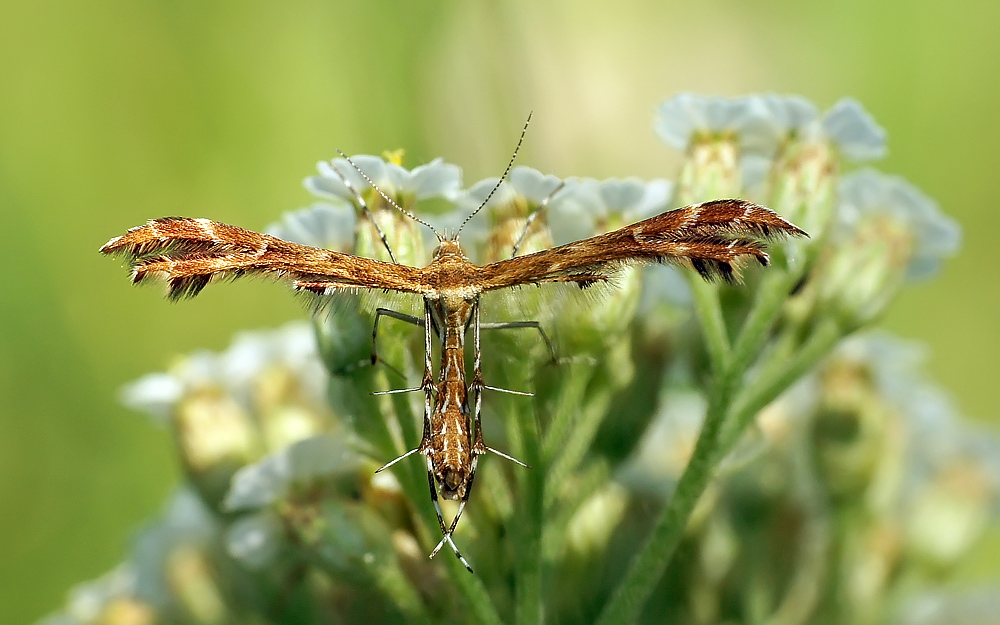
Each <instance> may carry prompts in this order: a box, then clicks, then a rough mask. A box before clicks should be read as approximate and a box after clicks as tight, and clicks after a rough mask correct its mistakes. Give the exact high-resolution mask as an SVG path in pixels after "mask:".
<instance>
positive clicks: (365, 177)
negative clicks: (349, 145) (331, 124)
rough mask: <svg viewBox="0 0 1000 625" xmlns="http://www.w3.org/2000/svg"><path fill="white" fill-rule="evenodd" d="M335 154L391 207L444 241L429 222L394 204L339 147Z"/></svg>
mask: <svg viewBox="0 0 1000 625" xmlns="http://www.w3.org/2000/svg"><path fill="white" fill-rule="evenodd" d="M337 154H340V156H341V157H342V158H343V159H344V160H345V161H347V162H348V163H350V165H351V167H353V168H354V169H355V170H356V171H357V172H358V173H359V174H361V177H362V178H364V179H365V180H367V181H368V184H370V185H371V186H372V188H373V189H375V191H377V192H378V194H379V195H381V196H382V198H383V199H385V201H386V202H388V203H389V204H390V205H391V206H392V207H393V208H395V209H396V210H398V211H399V212H401V213H403V214H404V215H406V216H407V217H409V218H410V219H412V220H413V221H415V222H417V223H419V224H423V225H425V226H427V227H428V228H430V229H431V232H433V233H434V236H436V237H437V239H438V241H444V239H443V238H442V237H441V233H440V232H438V231H437V230H435V229H434V226H432V225H430V224H429V223H427V222H426V221H424V220H423V219H421V218H419V217H417V216H416V215H414V214H413V213H411V212H410V211H408V210H406V209H405V208H403V207H402V206H400V205H399V204H396V202H395V201H394V200H393V199H392V198H391V197H389V196H388V195H386V193H385V191H383V190H382V189H379V188H378V187H377V186H375V182H374V181H373V180H372V179H371V178H369V177H368V174H366V173H365V172H363V171H361V168H360V167H358V166H357V165H356V164H355V163H354V161H352V160H351V159H350V157H348V156H347V155H346V154H344V152H343V151H342V150H341V149H340V148H337Z"/></svg>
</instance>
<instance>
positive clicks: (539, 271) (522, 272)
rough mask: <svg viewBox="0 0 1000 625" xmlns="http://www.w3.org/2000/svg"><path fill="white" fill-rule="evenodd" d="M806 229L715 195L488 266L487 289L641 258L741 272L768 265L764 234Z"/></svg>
mask: <svg viewBox="0 0 1000 625" xmlns="http://www.w3.org/2000/svg"><path fill="white" fill-rule="evenodd" d="M805 234H806V233H805V232H804V231H802V230H801V229H799V228H797V227H796V226H794V225H793V224H791V223H789V222H788V221H785V220H784V219H782V218H781V217H780V216H778V214H777V213H775V212H774V211H772V210H770V209H767V208H764V207H763V206H758V205H757V204H754V203H752V202H747V201H744V200H715V201H712V202H704V203H702V204H694V205H691V206H686V207H684V208H679V209H677V210H673V211H669V212H666V213H661V214H660V215H657V216H656V217H650V218H649V219H645V220H643V221H640V222H637V223H634V224H632V225H630V226H625V227H624V228H620V229H618V230H615V231H613V232H608V233H606V234H601V235H598V236H595V237H591V238H589V239H584V240H583V241H577V242H576V243H568V244H566V245H560V246H558V247H554V248H552V249H548V250H543V251H541V252H535V253H534V254H528V255H525V256H518V257H515V258H512V259H510V260H504V261H500V262H496V263H492V264H490V265H486V266H485V267H482V269H481V274H480V283H479V284H480V285H481V286H482V289H481V290H482V291H491V290H496V289H504V288H507V287H512V286H519V285H524V284H535V283H540V282H571V283H576V284H577V285H578V286H580V287H581V288H585V287H588V286H590V285H591V284H594V283H595V282H605V281H607V280H609V279H610V278H611V276H612V275H613V274H614V272H615V271H616V270H617V269H620V268H621V267H622V266H624V265H628V264H633V263H665V262H677V263H681V264H686V265H689V266H691V267H692V268H694V269H695V270H696V271H698V273H699V274H701V275H702V277H704V278H706V279H713V278H717V277H720V278H722V279H723V280H725V281H726V282H736V281H738V279H739V273H738V271H739V266H740V262H741V261H743V260H745V259H751V258H752V259H754V260H756V261H757V262H759V263H760V264H761V265H767V263H768V256H767V253H766V252H765V251H764V249H765V245H764V241H766V240H769V239H777V238H783V237H786V236H792V235H805Z"/></svg>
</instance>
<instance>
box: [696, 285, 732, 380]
mask: <svg viewBox="0 0 1000 625" xmlns="http://www.w3.org/2000/svg"><path fill="white" fill-rule="evenodd" d="M689 284H690V285H691V292H692V294H693V295H694V304H695V309H696V310H697V312H698V320H699V322H700V323H701V331H702V335H704V337H705V346H706V347H707V348H708V355H709V358H710V359H711V361H712V371H713V372H714V373H715V374H716V375H718V374H719V373H720V372H721V371H722V369H723V367H725V366H726V363H727V362H728V360H729V334H728V333H727V332H726V321H725V319H724V318H723V316H722V305H721V304H720V303H719V288H718V287H717V286H716V285H714V284H710V283H708V282H705V281H704V280H702V279H701V278H700V277H697V276H696V277H694V278H692V279H691V280H690V281H689Z"/></svg>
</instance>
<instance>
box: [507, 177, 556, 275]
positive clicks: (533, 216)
mask: <svg viewBox="0 0 1000 625" xmlns="http://www.w3.org/2000/svg"><path fill="white" fill-rule="evenodd" d="M564 186H566V181H565V180H560V181H559V184H557V185H556V188H555V189H552V192H551V193H549V194H548V195H547V196H545V199H544V200H542V203H541V204H539V205H538V208H536V209H535V210H534V212H532V213H531V214H530V215H528V218H527V219H525V220H524V228H523V229H522V230H521V236H519V237H517V242H516V243H514V249H512V250H511V251H510V257H511V258H514V257H515V256H517V250H518V249H519V248H520V247H521V244H522V243H524V237H526V236H528V230H530V229H531V224H532V223H534V221H535V219H537V218H538V215H539V213H541V212H542V211H543V210H545V207H546V206H548V205H549V200H551V199H552V196H554V195H555V194H556V193H559V190H560V189H562V188H563V187H564Z"/></svg>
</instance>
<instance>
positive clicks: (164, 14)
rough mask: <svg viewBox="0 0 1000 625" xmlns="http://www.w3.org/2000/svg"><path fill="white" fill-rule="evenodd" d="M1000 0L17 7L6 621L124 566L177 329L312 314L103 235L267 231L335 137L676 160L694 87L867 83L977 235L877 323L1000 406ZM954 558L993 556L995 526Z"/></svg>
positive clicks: (2, 212) (959, 384)
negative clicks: (146, 389)
mask: <svg viewBox="0 0 1000 625" xmlns="http://www.w3.org/2000/svg"><path fill="white" fill-rule="evenodd" d="M998 7H1000V5H997V4H996V3H994V2H986V1H982V0H956V1H954V2H949V3H943V2H939V1H934V0H905V1H903V0H892V1H885V2H871V0H847V1H841V2H830V3H819V2H795V1H791V0H771V1H745V0H728V1H726V0H708V1H702V2H690V1H689V0H669V1H657V2H654V1H640V0H619V1H618V2H615V3H613V4H612V3H607V2H594V1H586V0H561V1H559V0H551V1H550V0H546V1H536V2H522V1H515V2H507V3H504V2H458V1H457V0H450V1H442V0H421V1H420V2H392V1H389V0H355V1H352V2H329V1H328V2H322V1H319V0H290V1H288V2H282V3H277V2H259V1H256V2H255V1H250V2H246V1H242V2H234V1H218V2H215V1H205V0H199V1H197V2H195V1H191V0H173V1H170V2H166V1H159V2H156V1H151V0H147V1H142V0H87V1H86V2H84V1H82V0H61V1H59V0H56V1H44V0H43V1H41V2H32V3H27V2H24V3H22V2H7V3H3V4H2V5H0V217H2V218H0V622H2V623H19V622H31V621H33V620H35V619H37V618H38V617H40V616H42V615H43V614H45V613H47V612H49V611H51V610H54V609H56V608H58V607H60V606H61V605H62V604H63V601H64V597H65V592H66V590H67V589H68V588H69V587H70V586H71V585H72V584H74V583H76V582H79V581H82V580H85V579H89V578H92V577H95V576H97V575H99V574H101V573H103V572H104V571H106V570H107V569H108V568H110V567H111V566H113V565H114V564H115V563H116V562H118V561H119V560H120V559H121V557H122V556H123V555H124V554H125V552H126V545H127V542H128V539H129V536H130V535H131V533H132V531H133V530H134V528H135V527H136V526H137V524H139V523H140V522H141V521H142V520H143V519H145V518H146V517H148V516H150V515H151V514H153V513H154V512H155V511H156V510H157V509H158V508H159V506H160V504H161V502H162V501H163V499H164V497H165V495H166V494H167V492H168V491H169V489H170V488H171V485H172V484H173V483H174V482H175V481H176V479H177V467H176V466H175V464H174V462H173V460H172V453H171V452H172V450H171V447H172V441H171V440H170V438H169V436H168V435H167V434H166V432H165V431H162V430H158V429H157V428H156V427H154V426H152V425H151V424H149V423H148V422H146V421H145V420H144V419H142V418H141V417H139V416H137V415H135V414H132V413H129V412H128V411H127V410H125V409H124V408H122V407H120V406H119V405H118V403H117V400H116V396H117V392H118V389H119V388H120V386H121V385H122V384H123V383H124V382H126V381H129V380H132V379H134V378H136V377H137V376H139V375H141V374H143V373H145V372H148V371H153V370H160V369H162V368H163V367H164V366H166V365H167V364H168V363H169V362H170V361H171V359H172V358H174V357H176V355H178V354H182V353H185V352H189V351H191V350H194V349H197V348H202V347H205V348H211V349H221V348H223V347H224V346H225V345H226V344H227V343H228V341H229V338H230V337H231V335H232V334H233V333H234V332H236V331H238V330H240V329H246V328H258V327H271V326H276V325H278V324H280V323H282V322H283V321H285V320H288V319H290V318H294V317H300V316H302V315H303V314H304V313H303V310H302V308H301V307H300V306H299V304H298V303H296V302H295V301H294V300H293V298H291V297H289V296H288V295H287V294H286V293H285V292H283V289H282V288H281V287H280V286H276V285H273V284H261V283H245V284H244V283H236V284H232V285H229V286H227V287H226V288H220V289H208V290H206V291H205V293H204V294H203V295H201V296H200V297H198V298H197V299H195V300H192V301H188V302H183V303H181V304H178V305H171V304H169V303H167V302H165V301H163V300H162V299H161V297H160V292H159V290H158V289H155V288H154V289H141V290H134V289H132V288H131V287H129V286H128V284H127V281H126V279H125V271H124V270H123V269H122V267H121V266H120V264H119V263H117V262H115V261H112V260H108V259H106V258H101V257H100V256H99V255H98V254H97V248H98V247H99V246H100V245H101V244H103V243H104V242H105V241H106V240H107V239H109V238H110V237H111V236H114V235H117V234H120V233H121V232H123V231H124V230H125V229H126V228H128V227H131V226H134V225H137V224H139V223H141V222H143V221H144V220H146V219H148V218H151V217H159V216H164V215H189V216H205V217H211V218H213V219H217V220H221V221H227V222H230V223H235V224H239V225H242V226H246V227H249V228H255V229H260V228H263V227H264V226H265V225H266V224H267V223H269V222H271V221H273V220H274V219H276V218H277V217H278V216H279V215H280V214H281V213H282V212H283V211H286V210H292V209H295V208H297V207H300V206H303V205H306V204H308V203H310V202H311V199H310V197H309V196H308V195H307V193H306V192H305V191H304V190H303V189H302V187H301V185H300V180H301V179H302V178H303V177H304V176H306V175H308V174H310V173H311V172H312V171H313V167H314V164H315V162H316V161H317V160H320V159H324V158H330V157H332V156H333V155H334V154H335V153H334V148H335V147H340V148H342V149H343V150H345V151H346V152H348V153H361V152H369V153H379V152H381V151H382V150H384V149H391V148H397V147H402V148H405V149H406V154H407V158H406V163H407V164H409V165H411V166H412V165H414V164H418V163H421V162H424V161H426V160H428V159H430V158H433V157H435V156H443V157H444V158H445V159H447V160H448V161H451V162H454V163H457V164H459V165H461V166H463V168H464V170H465V180H466V183H472V182H474V181H476V180H478V179H480V178H482V177H486V176H491V175H492V176H495V175H498V174H499V173H500V171H501V170H502V167H503V166H504V164H505V163H506V160H507V158H508V156H509V154H510V151H511V149H512V147H513V143H514V141H515V140H516V138H517V133H518V132H519V130H520V127H521V124H522V123H523V120H524V117H525V116H526V115H527V113H528V111H529V110H534V113H535V117H534V121H533V123H532V128H531V130H530V132H529V135H528V138H527V141H526V144H525V147H524V149H523V150H522V153H521V156H520V158H519V162H520V163H521V164H524V165H530V166H532V167H535V168H537V169H540V170H542V171H544V172H548V173H554V174H556V175H560V176H570V175H586V176H594V177H598V178H606V177H611V176H626V175H638V176H642V177H645V178H650V177H662V176H668V177H669V176H672V175H673V172H674V166H675V165H676V163H677V157H676V156H675V155H673V154H671V153H670V152H668V150H667V149H666V148H665V147H664V146H663V145H662V144H661V143H660V142H659V141H658V140H657V139H656V138H655V136H654V134H653V132H652V130H651V124H652V114H653V109H654V107H655V106H656V104H658V103H659V102H660V101H661V100H662V99H664V98H665V97H667V96H670V95H673V94H675V93H677V92H680V91H694V92H699V93H703V94H706V95H714V94H721V95H739V94H744V93H750V92H764V91H774V92H779V93H798V94H802V95H804V96H806V97H808V98H810V99H812V100H813V101H815V102H816V103H817V104H818V105H819V106H820V107H821V108H826V107H828V106H829V105H831V104H833V103H834V102H835V101H836V100H837V99H839V98H840V97H842V96H845V95H850V96H853V97H855V98H857V99H858V100H860V101H861V102H862V103H864V105H865V106H866V107H867V108H868V110H869V111H871V112H872V113H873V115H874V116H875V118H876V119H877V120H878V121H879V122H880V123H881V124H882V125H883V126H884V127H885V128H886V129H887V131H888V133H889V150H890V152H889V157H888V158H887V159H886V160H884V161H882V162H881V163H879V164H878V166H879V167H880V168H881V169H882V170H883V171H887V172H891V173H897V174H901V175H902V176H904V177H906V178H907V179H908V180H910V181H911V182H913V183H915V184H916V185H918V186H919V187H921V188H922V189H923V190H924V191H925V192H926V193H928V194H929V195H931V196H932V197H934V198H936V199H937V200H938V201H939V202H940V204H941V205H942V207H943V209H944V211H945V212H947V213H948V214H950V215H952V216H953V217H955V218H956V219H958V221H959V222H961V224H962V226H963V229H964V233H965V241H964V245H963V249H962V252H961V254H960V255H959V256H958V257H957V258H955V259H953V260H951V261H950V262H948V263H946V264H945V266H944V270H943V271H942V272H941V275H939V276H938V277H937V279H935V280H933V281H931V282H928V283H927V284H924V285H919V286H917V287H915V288H910V289H908V290H906V291H905V293H904V295H903V296H902V297H901V298H900V299H899V300H897V302H896V303H895V305H894V306H893V308H892V310H891V312H890V314H889V315H888V317H887V319H886V320H885V322H884V326H885V327H887V328H889V329H891V330H893V331H895V332H897V333H899V334H901V335H903V336H906V337H912V338H920V339H922V340H924V341H926V343H927V344H928V346H929V349H930V351H931V354H932V359H931V360H930V362H929V371H930V372H931V373H932V374H933V376H934V377H935V378H936V379H937V380H938V381H939V382H940V383H941V384H942V385H944V386H946V387H947V388H949V389H950V390H951V392H952V393H953V394H954V396H955V398H956V401H957V403H958V405H959V406H960V407H961V409H962V411H963V412H964V413H965V414H967V415H968V417H969V418H970V419H972V420H975V421H980V422H987V423H993V424H995V425H1000V417H998V415H997V407H996V387H997V382H996V375H997V371H998V369H1000V324H998V323H997V303H998V293H997V287H996V283H997V277H996V275H997V272H998V269H1000V261H998V260H997V251H996V239H997V233H998V232H1000V211H998V207H997V200H996V197H997V192H996V186H997V182H998V180H997V179H998V175H997V166H998V164H1000V163H998V159H997V157H996V154H997V146H998V145H1000V114H998V111H1000V79H998V78H1000V37H997V34H996V33H998V32H1000V8H998ZM988 543H990V544H988V545H987V548H986V549H984V550H983V551H982V552H981V554H980V555H979V556H977V557H976V558H974V559H973V561H972V562H971V563H970V565H969V567H968V570H967V571H964V572H963V573H962V574H961V575H960V578H962V579H967V580H974V579H980V578H984V577H989V576H991V574H992V575H996V574H997V569H998V568H1000V567H997V566H996V565H994V564H993V562H994V561H997V560H998V559H1000V538H998V537H996V536H994V537H992V538H991V539H990V540H989V541H988Z"/></svg>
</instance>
